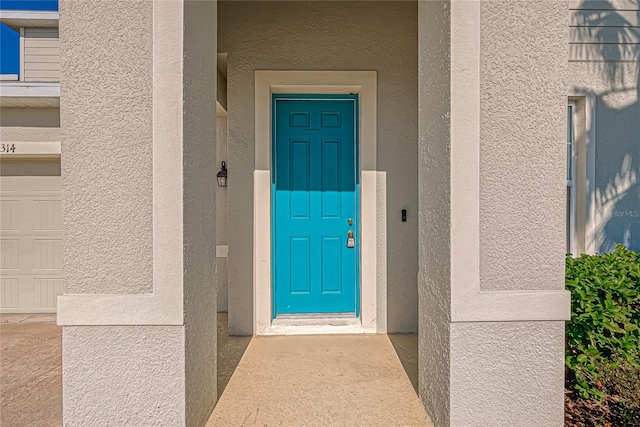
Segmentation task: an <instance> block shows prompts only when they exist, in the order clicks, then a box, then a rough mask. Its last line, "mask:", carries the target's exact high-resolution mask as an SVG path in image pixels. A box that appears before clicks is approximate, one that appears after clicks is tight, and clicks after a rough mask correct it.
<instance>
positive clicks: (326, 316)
mask: <svg viewBox="0 0 640 427" xmlns="http://www.w3.org/2000/svg"><path fill="white" fill-rule="evenodd" d="M276 319H295V320H300V319H323V320H326V319H333V320H335V319H356V314H355V313H296V314H278V315H277V316H276Z"/></svg>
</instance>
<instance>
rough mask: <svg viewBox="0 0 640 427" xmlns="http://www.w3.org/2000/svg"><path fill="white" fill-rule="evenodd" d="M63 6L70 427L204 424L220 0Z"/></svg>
mask: <svg viewBox="0 0 640 427" xmlns="http://www.w3.org/2000/svg"><path fill="white" fill-rule="evenodd" d="M60 9H61V13H60V14H61V16H63V19H62V22H61V28H62V32H61V38H62V42H63V43H62V46H63V49H62V56H63V59H62V82H61V85H62V87H64V88H65V89H63V91H62V93H61V100H62V101H61V105H63V108H62V111H61V118H62V120H61V121H62V128H63V130H64V133H63V146H64V147H65V148H64V150H63V152H64V153H63V155H62V176H63V185H64V191H63V202H64V210H63V215H64V229H65V233H66V235H65V237H66V241H65V246H64V251H65V265H64V268H65V284H66V286H65V295H63V296H61V297H60V298H59V300H58V302H59V304H58V306H59V313H58V315H59V317H58V321H59V323H61V324H62V325H63V326H64V328H63V336H64V338H63V352H64V358H63V378H64V382H65V385H64V396H63V399H64V406H65V414H64V416H65V425H83V426H84V425H96V424H101V423H105V420H106V422H107V423H111V424H114V425H171V426H173V425H175V426H180V425H187V426H199V425H204V423H205V422H206V420H207V418H208V416H209V414H210V413H211V411H212V409H213V406H214V405H215V402H216V396H217V394H216V345H217V343H216V332H217V328H216V294H217V287H216V280H215V228H216V227H215V195H216V188H217V185H216V172H217V169H216V164H215V163H216V145H215V140H216V83H217V82H216V72H215V70H216V50H215V49H211V46H215V45H216V34H217V27H216V25H215V22H216V9H217V5H216V3H215V2H180V1H172V2H165V1H154V2H151V1H149V0H140V1H138V0H135V1H127V2H105V3H95V2H91V1H77V0H70V1H62V2H61V4H60ZM103 40H108V42H105V43H101V42H100V41H103ZM152 41H153V43H152ZM83 52H84V53H83ZM88 52H91V54H89V53H88ZM123 73H124V74H126V75H127V77H128V78H127V79H122V75H123ZM141 293H143V294H144V295H139V294H141ZM70 294H76V295H70ZM87 294H90V295H87ZM114 294H117V295H114ZM123 294H124V295H123ZM113 408H117V411H115V412H114V411H113Z"/></svg>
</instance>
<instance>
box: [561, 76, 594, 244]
mask: <svg viewBox="0 0 640 427" xmlns="http://www.w3.org/2000/svg"><path fill="white" fill-rule="evenodd" d="M568 96H569V98H570V99H571V100H572V101H573V103H574V104H575V105H576V109H575V111H574V117H575V118H576V120H575V123H576V126H580V128H577V130H578V132H577V133H576V142H575V144H576V147H575V148H574V153H576V152H577V151H578V150H584V151H585V163H586V164H585V165H583V167H585V174H586V182H584V183H580V184H583V185H584V190H585V191H586V194H585V197H586V206H585V207H584V211H581V210H580V209H579V210H578V212H577V215H576V217H575V219H576V221H578V220H584V243H583V245H584V246H583V248H582V251H583V252H584V253H586V254H595V253H596V230H597V225H596V93H595V92H594V90H593V89H590V88H586V87H581V86H571V87H570V88H569V90H568ZM576 101H578V102H580V101H583V102H584V117H578V116H576V114H577V113H578V110H579V108H578V105H577V104H578V102H576ZM582 120H584V123H581V121H582ZM580 131H584V132H585V139H584V141H581V140H579V139H580V138H578V137H579V133H580ZM580 166H581V165H579V164H578V163H576V166H574V171H575V170H576V168H578V167H580ZM577 184H578V183H577V182H576V180H575V179H574V186H576V185H577ZM583 217H584V218H583ZM577 246H578V247H577V249H578V250H580V249H581V248H580V247H579V246H580V245H579V244H578V245H577Z"/></svg>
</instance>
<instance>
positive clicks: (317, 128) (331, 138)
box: [272, 95, 360, 316]
mask: <svg viewBox="0 0 640 427" xmlns="http://www.w3.org/2000/svg"><path fill="white" fill-rule="evenodd" d="M308 98H309V97H294V96H284V95H282V96H281V95H274V102H273V110H274V114H273V117H274V124H273V130H274V131H273V144H274V147H273V174H272V176H273V182H272V186H273V192H272V198H273V200H272V203H273V218H274V221H273V233H272V235H273V239H274V241H273V260H274V261H273V267H274V278H273V279H274V280H273V283H274V316H276V315H277V314H308V313H356V312H357V311H358V310H357V309H358V306H357V304H358V301H357V299H358V287H359V283H358V280H359V268H360V267H359V259H360V257H359V239H358V237H359V236H358V231H359V228H358V205H357V202H358V188H359V186H358V182H357V176H358V174H357V170H358V166H357V122H356V118H357V97H356V96H355V95H345V96H331V97H326V96H323V97H316V98H315V99H308ZM350 219H351V220H352V221H351V223H350V222H349V220H350ZM349 231H352V232H353V233H354V238H355V242H356V244H355V247H353V248H349V247H347V237H348V233H349Z"/></svg>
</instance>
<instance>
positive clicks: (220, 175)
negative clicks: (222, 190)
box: [217, 162, 227, 187]
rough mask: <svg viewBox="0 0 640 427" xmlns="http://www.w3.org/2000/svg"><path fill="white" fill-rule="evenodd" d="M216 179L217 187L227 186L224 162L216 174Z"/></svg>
mask: <svg viewBox="0 0 640 427" xmlns="http://www.w3.org/2000/svg"><path fill="white" fill-rule="evenodd" d="M217 178H218V187H226V186H227V164H226V163H225V162H222V167H221V168H220V172H218V175H217Z"/></svg>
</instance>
